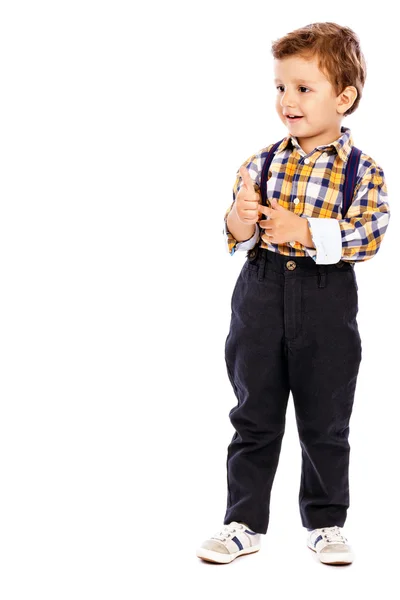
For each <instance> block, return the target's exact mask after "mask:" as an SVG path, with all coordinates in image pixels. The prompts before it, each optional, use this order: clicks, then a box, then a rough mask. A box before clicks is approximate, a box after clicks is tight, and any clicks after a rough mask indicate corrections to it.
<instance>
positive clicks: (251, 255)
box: [249, 250, 257, 258]
mask: <svg viewBox="0 0 400 600" xmlns="http://www.w3.org/2000/svg"><path fill="white" fill-rule="evenodd" d="M256 254H257V253H256V251H255V250H250V252H249V258H254V257H255V255H256Z"/></svg>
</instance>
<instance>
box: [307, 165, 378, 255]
mask: <svg viewBox="0 0 400 600" xmlns="http://www.w3.org/2000/svg"><path fill="white" fill-rule="evenodd" d="M387 196H388V194H387V186H386V181H385V175H384V172H383V170H382V168H381V167H379V166H378V165H377V164H376V163H373V164H371V165H370V166H369V167H368V168H367V169H366V171H365V173H364V175H363V177H362V179H361V182H360V183H359V184H358V185H357V186H356V188H355V191H354V200H353V202H352V204H351V205H350V207H349V210H348V211H347V214H346V218H344V219H321V218H312V217H307V220H308V223H309V227H310V232H311V237H312V239H313V242H314V244H315V248H306V247H305V250H306V252H307V254H308V255H309V256H311V257H312V258H313V259H314V260H315V262H316V263H317V264H330V263H336V262H338V261H339V260H344V261H346V260H347V261H358V262H362V261H365V260H369V259H371V258H372V257H373V256H374V255H375V254H376V253H377V252H378V250H379V248H380V245H381V243H382V240H383V237H384V235H385V232H386V229H387V227H388V224H389V220H390V206H389V203H388V200H387ZM339 236H340V237H339Z"/></svg>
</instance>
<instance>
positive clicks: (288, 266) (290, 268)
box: [286, 260, 297, 271]
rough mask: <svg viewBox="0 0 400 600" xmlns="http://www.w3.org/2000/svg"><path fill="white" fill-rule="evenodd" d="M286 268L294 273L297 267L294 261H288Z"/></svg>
mask: <svg viewBox="0 0 400 600" xmlns="http://www.w3.org/2000/svg"><path fill="white" fill-rule="evenodd" d="M286 266H287V268H288V269H289V271H293V269H295V268H296V266H297V265H296V263H295V262H294V260H288V261H287V263H286Z"/></svg>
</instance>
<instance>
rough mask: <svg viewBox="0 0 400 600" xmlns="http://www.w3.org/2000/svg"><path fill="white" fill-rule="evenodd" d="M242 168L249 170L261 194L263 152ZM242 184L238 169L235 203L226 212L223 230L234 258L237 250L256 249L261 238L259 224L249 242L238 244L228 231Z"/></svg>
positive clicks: (227, 246)
mask: <svg viewBox="0 0 400 600" xmlns="http://www.w3.org/2000/svg"><path fill="white" fill-rule="evenodd" d="M241 166H243V167H246V168H247V170H248V171H249V174H250V177H251V178H252V180H253V182H254V188H255V190H256V191H258V192H260V176H261V169H260V166H261V151H260V152H258V153H256V154H252V155H251V156H250V157H249V158H248V159H247V160H245V161H244V163H243V164H242V165H241ZM242 183H243V180H242V178H241V176H240V173H239V169H238V170H237V172H236V179H235V183H234V184H233V189H232V194H233V201H232V202H231V204H230V206H229V208H228V209H227V210H226V211H225V216H224V228H223V234H224V241H225V248H226V250H227V252H228V253H229V254H230V255H231V256H233V254H234V253H235V252H236V250H251V248H254V246H255V245H256V244H257V242H258V239H259V236H260V228H259V226H258V224H257V223H256V229H255V232H254V234H253V235H252V237H251V238H249V239H248V240H244V241H240V242H238V241H237V240H236V239H235V238H234V237H233V235H232V233H231V232H230V231H229V229H228V225H227V219H228V215H229V213H230V212H231V209H232V207H233V205H234V203H235V200H236V196H237V195H238V193H239V191H240V189H241V187H242Z"/></svg>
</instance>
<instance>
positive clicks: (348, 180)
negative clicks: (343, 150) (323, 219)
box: [342, 146, 361, 219]
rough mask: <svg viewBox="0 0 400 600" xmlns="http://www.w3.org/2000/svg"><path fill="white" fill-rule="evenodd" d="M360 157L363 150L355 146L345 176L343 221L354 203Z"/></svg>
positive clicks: (348, 160)
mask: <svg viewBox="0 0 400 600" xmlns="http://www.w3.org/2000/svg"><path fill="white" fill-rule="evenodd" d="M360 157H361V150H359V149H358V148H356V147H355V146H353V147H352V149H351V152H350V155H349V157H348V159H347V165H346V170H345V174H344V187H343V203H342V219H344V218H345V216H346V214H347V211H348V210H349V207H350V204H351V203H352V201H353V196H354V188H355V186H356V183H357V181H356V180H357V171H358V165H359V162H360Z"/></svg>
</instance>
